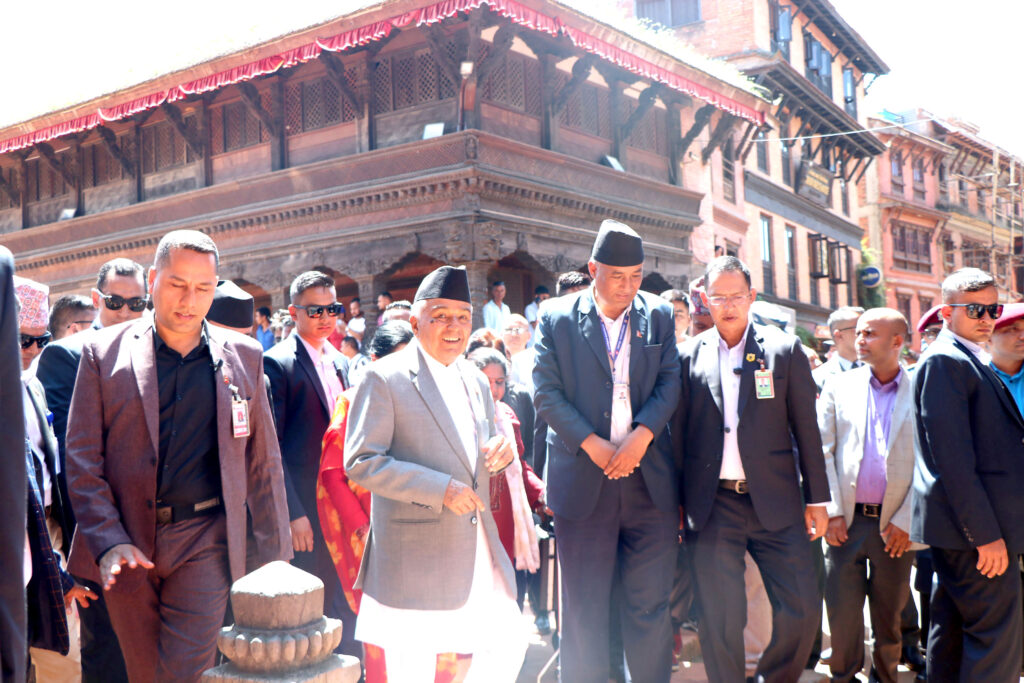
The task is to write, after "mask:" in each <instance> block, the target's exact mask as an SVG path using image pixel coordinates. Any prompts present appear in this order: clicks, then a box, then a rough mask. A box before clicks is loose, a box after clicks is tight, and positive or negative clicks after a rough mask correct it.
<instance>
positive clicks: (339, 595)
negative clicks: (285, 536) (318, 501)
mask: <svg viewBox="0 0 1024 683" xmlns="http://www.w3.org/2000/svg"><path fill="white" fill-rule="evenodd" d="M310 522H311V523H312V524H313V552H298V553H295V559H294V560H292V564H293V565H295V566H296V567H298V568H299V569H301V570H303V571H307V572H309V573H310V574H312V575H313V576H315V577H317V578H318V579H320V580H321V581H323V582H324V616H326V617H332V618H334V619H340V620H341V629H342V631H341V633H342V635H341V642H340V643H339V644H338V647H337V649H336V650H335V652H338V653H341V654H345V655H352V656H353V657H362V656H363V646H362V643H360V642H358V641H357V640H356V637H355V634H356V615H355V613H354V612H353V611H352V608H351V607H349V605H348V600H347V599H346V598H345V591H344V589H343V588H342V587H341V580H340V579H338V569H337V567H335V566H334V560H333V559H331V553H330V551H328V550H327V542H326V541H324V536H323V532H321V530H320V524H319V522H318V521H317V520H316V519H311V520H310Z"/></svg>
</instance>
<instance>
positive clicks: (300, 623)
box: [202, 561, 362, 683]
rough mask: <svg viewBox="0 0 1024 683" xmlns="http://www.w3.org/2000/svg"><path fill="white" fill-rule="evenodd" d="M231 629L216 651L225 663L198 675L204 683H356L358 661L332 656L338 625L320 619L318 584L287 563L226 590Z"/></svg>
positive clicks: (222, 636) (359, 670)
mask: <svg viewBox="0 0 1024 683" xmlns="http://www.w3.org/2000/svg"><path fill="white" fill-rule="evenodd" d="M231 608H232V610H233V612H234V615H235V624H234V625H233V626H225V627H224V628H223V629H221V632H220V636H219V637H218V639H217V646H218V648H219V649H220V651H221V652H222V653H224V655H225V656H226V657H227V658H228V659H229V660H231V661H230V662H228V663H227V664H222V665H221V666H218V667H216V668H213V669H209V670H207V671H205V672H204V673H203V676H202V680H203V681H205V682H206V683H257V681H258V682H260V683H266V682H269V681H281V682H282V683H283V682H284V681H294V682H296V683H356V681H358V680H359V677H360V675H361V673H362V667H361V666H360V663H359V660H358V659H357V658H355V657H350V656H348V655H336V654H334V648H336V647H338V643H340V642H341V621H339V620H338V619H331V618H329V617H325V616H324V584H323V582H322V581H321V580H320V579H318V578H316V577H315V576H313V575H312V574H308V573H306V572H304V571H302V570H301V569H299V568H297V567H293V566H291V565H290V564H288V563H287V562H280V561H279V562H271V563H270V564H266V565H264V566H263V567H260V568H259V569H257V570H256V571H254V572H252V573H251V574H247V575H246V576H243V577H242V578H240V579H239V580H238V581H235V584H234V585H233V586H232V587H231Z"/></svg>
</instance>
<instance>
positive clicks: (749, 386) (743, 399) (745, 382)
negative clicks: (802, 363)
mask: <svg viewBox="0 0 1024 683" xmlns="http://www.w3.org/2000/svg"><path fill="white" fill-rule="evenodd" d="M763 341H764V337H762V336H761V334H760V333H759V332H758V331H757V328H755V327H754V326H753V324H748V325H747V343H746V345H745V346H744V347H743V365H742V366H741V367H742V368H743V372H741V373H740V395H739V399H738V400H737V402H736V418H737V419H740V418H742V417H743V409H744V408H745V407H746V405H747V399H748V398H750V394H752V393H753V391H754V371H755V370H760V369H761V361H763V360H764V349H763V348H762V347H761V343H762V342H763ZM751 356H753V359H752V360H747V359H748V358H750V357H751ZM765 367H766V368H767V366H765ZM767 369H768V370H774V368H767Z"/></svg>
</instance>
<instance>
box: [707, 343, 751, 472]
mask: <svg viewBox="0 0 1024 683" xmlns="http://www.w3.org/2000/svg"><path fill="white" fill-rule="evenodd" d="M749 331H750V326H749V325H748V326H747V331H746V332H744V333H743V338H742V339H740V340H739V341H738V342H737V343H736V346H734V347H732V348H731V349H730V348H729V345H728V344H726V343H725V340H724V339H722V337H721V335H719V334H718V330H717V329H716V330H715V336H716V337H718V372H719V374H720V375H721V378H722V426H723V427H725V438H724V440H723V446H722V469H721V471H720V472H719V474H718V478H719V479H746V478H747V475H746V474H745V473H744V472H743V461H742V460H741V459H740V442H739V438H738V437H737V429H736V428H737V427H738V426H739V423H740V416H739V401H740V375H738V374H736V373H735V372H733V370H735V369H736V368H742V367H743V350H744V349H745V348H747V333H748V332H749Z"/></svg>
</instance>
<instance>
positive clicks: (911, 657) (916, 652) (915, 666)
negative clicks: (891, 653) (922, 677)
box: [900, 645, 927, 673]
mask: <svg viewBox="0 0 1024 683" xmlns="http://www.w3.org/2000/svg"><path fill="white" fill-rule="evenodd" d="M900 664H906V665H907V668H908V669H910V670H911V671H913V672H915V673H919V672H921V671H924V668H925V666H926V665H927V663H926V662H925V660H924V655H922V654H921V648H919V647H917V646H916V645H905V646H903V653H902V654H901V655H900Z"/></svg>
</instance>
